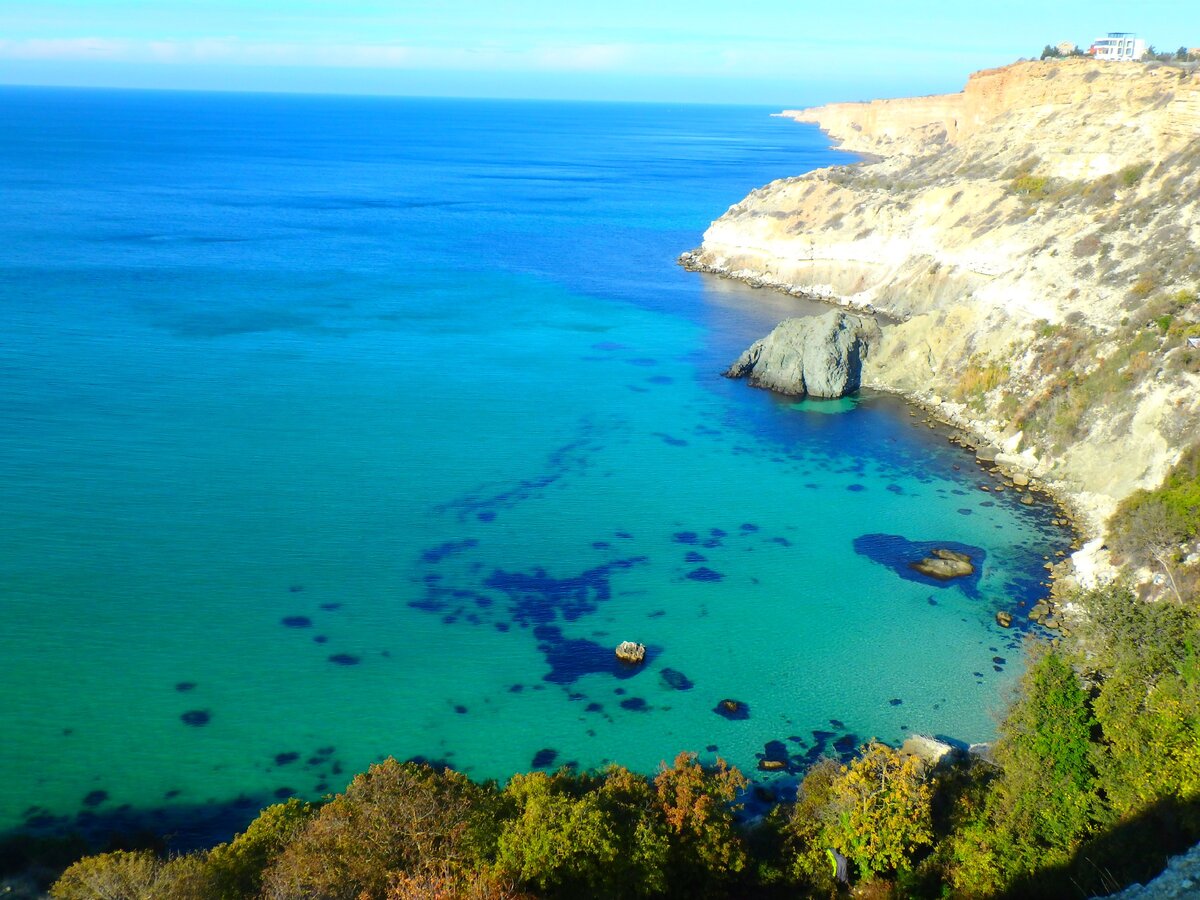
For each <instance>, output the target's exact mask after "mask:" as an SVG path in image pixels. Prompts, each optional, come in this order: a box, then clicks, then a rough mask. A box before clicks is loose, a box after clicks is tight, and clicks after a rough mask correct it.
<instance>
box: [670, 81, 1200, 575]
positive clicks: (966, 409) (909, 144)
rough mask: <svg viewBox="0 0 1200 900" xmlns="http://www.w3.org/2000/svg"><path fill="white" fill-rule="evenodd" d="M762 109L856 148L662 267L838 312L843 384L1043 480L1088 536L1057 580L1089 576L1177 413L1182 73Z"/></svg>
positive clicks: (1184, 411) (1187, 131) (1105, 564)
mask: <svg viewBox="0 0 1200 900" xmlns="http://www.w3.org/2000/svg"><path fill="white" fill-rule="evenodd" d="M782 115H784V116H788V117H791V118H794V119H796V120H797V121H800V122H807V123H815V124H817V125H819V126H820V127H821V128H822V129H824V130H825V131H826V132H827V133H829V135H830V136H831V137H833V138H834V139H835V140H836V141H837V142H838V146H839V147H840V148H842V149H844V150H847V151H852V152H856V153H866V154H870V155H871V158H870V159H868V160H866V161H862V162H858V163H853V164H850V165H846V166H834V167H830V168H826V169H821V170H817V171H814V172H810V173H808V174H805V175H802V176H799V177H792V178H784V179H781V180H778V181H775V182H772V183H771V184H769V185H767V186H765V187H763V188H759V189H757V190H755V191H753V192H752V193H751V194H750V195H749V196H748V197H746V198H745V199H744V200H742V201H741V202H739V203H737V204H735V205H734V206H732V207H730V209H729V210H728V211H727V212H726V213H725V214H724V215H723V216H721V217H720V218H719V219H717V220H716V221H715V222H713V223H712V225H711V226H710V228H709V229H708V230H707V231H706V233H705V235H704V241H703V244H702V245H701V246H700V247H699V248H698V249H696V250H694V251H690V252H687V253H684V254H683V255H682V256H681V257H680V262H681V264H682V265H684V266H685V267H687V268H690V269H693V270H697V271H701V272H709V273H714V274H717V275H720V276H724V277H730V278H735V279H738V280H740V281H743V282H746V283H748V284H751V285H754V286H759V287H764V288H770V289H776V290H782V291H785V292H788V293H791V294H794V295H797V296H804V297H809V298H814V299H819V300H823V301H825V302H828V303H831V304H833V305H836V306H839V307H841V308H842V309H843V310H844V311H846V312H847V313H850V314H853V316H854V317H857V318H856V321H858V322H861V323H864V324H863V325H862V326H861V327H863V328H867V329H869V330H870V332H871V337H870V339H869V341H868V342H869V344H870V349H869V352H865V353H863V354H862V359H861V384H862V385H863V386H865V387H871V388H874V389H878V390H883V391H890V392H896V393H899V394H902V395H903V396H904V397H905V398H907V399H908V400H909V401H911V402H913V403H915V404H916V405H917V406H919V407H921V408H922V409H924V410H926V411H927V412H928V413H929V414H930V415H931V416H933V417H935V418H937V419H938V420H940V421H942V422H945V423H947V424H949V425H950V426H952V427H953V428H955V429H957V430H959V431H960V432H961V433H962V438H963V440H964V442H965V443H968V444H969V445H971V446H974V447H977V448H978V449H979V451H980V459H981V461H982V462H985V463H987V464H988V467H989V468H992V467H995V468H996V469H997V472H998V473H1005V474H1008V475H1010V476H1018V477H1019V478H1020V479H1021V480H1022V481H1023V482H1024V483H1025V484H1029V483H1030V482H1032V483H1033V484H1034V485H1035V486H1037V487H1041V488H1044V489H1045V490H1048V491H1050V492H1052V493H1053V494H1054V495H1055V496H1056V497H1057V498H1058V499H1059V500H1060V501H1061V502H1062V503H1063V504H1064V505H1065V507H1066V508H1067V509H1069V510H1070V512H1071V517H1072V518H1073V519H1075V520H1076V521H1077V522H1078V525H1079V528H1080V530H1081V531H1082V533H1083V534H1084V535H1085V537H1086V538H1088V539H1089V541H1088V543H1087V545H1086V546H1085V547H1082V548H1079V549H1078V550H1077V552H1076V553H1075V554H1074V555H1073V567H1072V568H1073V571H1074V574H1075V577H1076V578H1078V579H1079V580H1080V581H1081V582H1082V583H1084V584H1092V583H1094V582H1095V581H1096V579H1097V578H1098V577H1100V576H1102V575H1104V574H1106V573H1111V572H1112V567H1111V562H1110V560H1109V558H1108V554H1107V551H1106V549H1104V546H1103V535H1104V529H1105V525H1106V522H1107V520H1108V518H1109V517H1110V516H1111V514H1112V513H1113V511H1114V510H1115V509H1116V507H1117V505H1118V504H1119V503H1120V501H1122V500H1123V499H1125V498H1126V497H1128V496H1129V495H1130V494H1131V493H1133V492H1134V491H1136V490H1137V489H1139V488H1152V487H1154V486H1156V485H1157V484H1158V483H1159V482H1160V481H1161V480H1162V479H1163V477H1164V475H1165V474H1166V473H1167V471H1168V470H1169V469H1170V467H1171V466H1172V465H1173V464H1174V463H1175V462H1176V461H1177V460H1178V459H1179V457H1180V454H1181V452H1182V451H1183V450H1184V449H1185V447H1186V446H1187V444H1188V443H1189V441H1190V440H1192V439H1194V435H1195V433H1196V429H1197V427H1198V426H1200V390H1198V388H1200V353H1197V350H1196V348H1195V347H1194V346H1193V345H1194V343H1195V342H1194V341H1192V342H1189V340H1188V338H1190V337H1195V336H1196V335H1200V324H1197V323H1200V303H1198V302H1197V295H1196V288H1197V286H1198V285H1200V250H1198V245H1200V224H1198V223H1200V218H1198V216H1197V211H1198V210H1200V201H1198V200H1197V197H1200V194H1198V193H1197V192H1196V191H1195V190H1186V189H1184V186H1185V185H1193V186H1194V185H1195V183H1196V175H1197V171H1198V170H1200V142H1198V141H1197V140H1196V138H1197V137H1198V136H1200V79H1197V78H1196V77H1195V75H1194V74H1192V73H1191V72H1189V71H1187V70H1180V69H1174V68H1170V67H1165V66H1154V65H1148V66H1122V65H1120V64H1105V63H1098V62H1094V61H1091V60H1063V61H1046V62H1022V63H1017V64H1014V65H1011V66H1007V67H1004V68H1001V69H993V70H987V71H982V72H978V73H976V74H974V75H972V76H971V78H970V79H969V80H968V83H967V85H966V88H965V89H964V91H963V92H962V93H959V94H952V95H944V96H939V97H924V98H914V99H909V100H886V101H874V102H871V103H839V104H831V105H828V106H823V107H818V108H815V109H808V110H799V111H787V112H784V113H782ZM866 323H869V325H868V324H866ZM756 346H758V345H756ZM747 352H748V354H753V353H754V352H755V351H754V349H753V348H752V349H751V350H750V351H747ZM744 362H745V359H743V360H739V362H738V366H735V368H738V367H740V366H743V365H744ZM767 369H768V371H778V369H779V366H778V364H776V365H775V366H771V365H768V366H767ZM751 378H752V379H755V378H759V379H760V380H761V379H762V378H763V376H762V375H755V374H751ZM772 378H773V375H772V376H767V377H766V379H765V382H764V386H769V387H778V384H777V383H776V382H774V381H773V380H772ZM1009 482H1010V484H1013V486H1016V484H1015V482H1013V480H1012V478H1011V477H1010V478H1009ZM1077 547H1078V545H1077Z"/></svg>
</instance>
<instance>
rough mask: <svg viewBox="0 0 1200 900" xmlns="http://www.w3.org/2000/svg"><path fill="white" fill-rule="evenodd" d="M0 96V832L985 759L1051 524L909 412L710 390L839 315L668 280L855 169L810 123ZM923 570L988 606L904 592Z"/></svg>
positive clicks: (660, 111)
mask: <svg viewBox="0 0 1200 900" xmlns="http://www.w3.org/2000/svg"><path fill="white" fill-rule="evenodd" d="M0 106H2V107H3V110H4V113H5V114H4V116H2V117H0V135H2V138H3V139H2V140H0V157H2V159H3V169H4V171H5V172H6V180H7V181H8V184H9V190H8V199H7V201H6V202H7V213H8V215H7V216H6V218H5V219H4V220H3V221H2V222H0V237H2V240H0V272H2V273H3V284H4V285H5V288H4V292H3V296H2V298H0V302H3V304H4V323H5V324H4V338H5V339H4V341H3V346H2V347H0V370H2V371H3V373H4V390H3V392H2V393H0V493H2V495H3V496H4V498H5V515H4V516H3V517H0V534H2V540H0V612H2V614H3V622H4V628H3V629H2V630H0V658H2V659H3V660H4V665H3V667H2V668H0V724H2V726H3V728H4V730H5V735H6V739H5V741H4V742H3V744H0V828H12V827H36V828H41V829H46V830H52V831H54V830H59V831H61V830H66V829H70V828H75V827H94V828H100V829H102V828H106V827H116V826H125V825H126V824H127V823H129V822H133V821H149V822H151V823H152V824H159V825H161V826H163V827H166V826H167V825H168V824H169V825H170V826H171V827H175V825H176V824H177V822H178V821H181V820H186V821H188V822H190V823H191V824H192V826H194V828H196V829H199V830H203V829H204V828H205V827H208V826H211V828H210V830H211V831H212V832H213V833H219V832H220V831H221V830H222V829H228V828H230V827H234V826H236V825H237V824H238V823H239V822H241V821H244V820H245V819H246V818H247V817H249V816H250V815H252V814H253V811H254V810H255V809H256V808H257V807H258V805H260V804H261V803H263V802H267V801H268V800H269V799H270V798H271V797H272V796H275V795H277V794H278V795H285V794H290V793H292V792H296V793H300V794H302V795H305V796H320V795H321V794H322V793H325V792H327V791H335V790H339V789H340V788H341V787H342V786H344V784H345V782H346V781H347V780H348V778H349V776H350V775H351V774H352V773H353V772H355V771H357V770H360V769H362V768H364V767H365V766H366V765H367V764H368V763H369V762H371V761H372V760H373V759H376V758H379V757H381V756H384V755H395V756H398V757H411V756H421V757H425V758H428V759H438V760H445V761H447V762H449V763H451V764H453V765H455V766H456V767H458V768H460V769H462V770H463V771H466V772H468V773H470V774H472V775H473V776H477V777H494V778H503V777H505V776H507V775H508V774H510V773H512V772H514V771H518V770H526V769H528V768H530V767H531V766H533V765H538V766H546V767H553V766H557V765H560V764H564V763H574V764H577V765H579V766H584V767H591V766H598V765H601V764H603V763H604V762H606V761H609V760H616V761H620V762H622V763H624V764H626V765H629V766H632V767H635V768H638V769H641V770H644V771H652V770H653V769H654V767H655V766H656V765H657V764H658V763H659V762H660V761H662V760H666V759H670V758H671V757H672V756H674V754H675V753H676V752H678V751H679V750H684V749H687V750H694V751H697V752H700V753H702V754H703V755H704V756H705V757H706V758H711V757H713V756H714V755H716V754H718V753H719V754H721V755H723V756H725V757H726V758H728V759H730V760H731V761H732V762H734V763H735V764H737V765H738V766H740V767H742V768H744V769H746V770H752V769H753V768H754V766H755V764H756V762H757V759H758V758H759V757H760V756H762V755H764V754H773V755H777V754H779V753H780V752H785V753H786V754H787V755H789V756H790V758H791V761H792V763H793V764H794V767H795V769H796V770H799V769H800V768H802V766H803V765H804V762H805V760H806V759H811V758H812V757H813V756H814V755H816V754H819V753H821V752H834V751H835V749H836V750H845V749H847V748H850V747H852V746H853V745H854V743H855V742H857V741H858V740H861V739H863V738H866V737H869V736H877V737H879V738H881V739H885V740H890V741H897V740H900V739H902V738H903V736H904V735H905V734H906V733H909V732H913V731H922V732H934V733H941V734H946V735H950V736H953V737H955V738H959V739H963V740H982V739H986V738H988V737H990V736H991V734H992V733H993V731H994V720H995V715H996V713H997V712H998V710H999V709H1000V708H1001V706H1002V703H1003V699H1004V693H1005V689H1006V688H1007V686H1008V685H1009V684H1010V683H1011V680H1012V679H1013V678H1014V677H1015V675H1016V667H1017V665H1019V650H1018V649H1017V643H1018V642H1019V635H1016V634H1014V633H1010V632H1003V631H1002V630H1000V629H999V628H998V627H996V626H995V625H994V622H993V615H994V612H995V610H996V609H997V608H998V607H1000V606H1005V607H1008V606H1010V605H1011V604H1013V603H1015V602H1018V601H1020V600H1029V599H1030V598H1032V597H1034V596H1036V594H1037V591H1038V586H1037V581H1038V578H1039V576H1040V575H1041V564H1042V556H1043V554H1044V553H1047V552H1050V551H1051V550H1052V549H1053V548H1055V547H1056V546H1058V544H1057V543H1056V542H1061V538H1060V536H1059V535H1058V534H1056V533H1055V532H1054V531H1053V529H1051V528H1050V526H1049V524H1048V518H1049V516H1048V511H1047V510H1044V509H1038V508H1034V509H1026V508H1023V507H1020V506H1019V505H1017V504H1016V503H1015V499H1016V498H1015V497H1014V496H1013V495H1012V494H1011V493H1010V494H1005V495H987V494H983V493H982V492H980V491H978V489H977V487H976V479H975V477H974V465H973V463H971V462H970V460H969V459H968V458H967V457H964V456H963V455H961V453H959V452H957V451H954V450H953V449H952V448H951V447H949V446H948V445H947V444H946V442H945V440H944V437H942V436H941V435H939V434H937V433H935V432H931V431H930V430H929V429H927V428H925V427H924V426H921V425H919V423H914V421H913V420H912V419H911V418H910V417H909V416H908V414H907V412H906V410H905V408H904V407H903V406H902V405H901V404H900V403H898V402H897V401H896V400H894V399H892V398H888V397H881V396H870V395H869V396H865V397H863V398H860V399H858V400H855V401H841V402H837V403H825V404H821V403H814V402H803V403H799V404H797V403H795V402H793V401H790V400H786V399H782V398H776V397H772V396H771V395H768V394H766V393H763V392H759V391H754V390H751V389H749V388H747V387H746V386H745V385H743V384H735V383H731V382H727V381H725V380H723V379H720V378H719V377H717V376H716V372H717V371H719V369H720V368H721V367H722V366H723V365H724V364H726V363H728V362H729V361H730V360H731V359H732V358H733V357H734V356H736V355H737V353H738V352H740V350H741V349H742V348H743V346H744V345H745V344H746V343H748V342H749V341H750V340H752V339H754V338H755V337H758V336H761V334H762V333H765V331H766V330H768V329H769V328H770V327H771V326H772V325H773V324H774V323H775V322H776V321H778V320H779V319H780V318H782V317H784V316H785V315H789V314H807V313H811V312H814V311H817V312H819V311H820V308H816V309H814V308H812V307H808V306H804V305H802V304H800V303H799V302H798V301H794V300H791V299H788V298H783V297H780V296H777V295H772V294H769V293H765V292H760V291H752V290H749V289H746V288H743V287H740V286H737V285H733V284H731V283H729V282H722V281H718V280H714V279H708V278H704V277H700V276H697V275H694V274H689V273H686V272H683V271H682V270H680V269H679V268H678V267H676V266H675V265H674V257H675V255H676V254H677V253H678V252H679V251H681V250H683V249H687V248H689V247H692V246H694V245H696V244H697V243H698V242H699V237H700V234H701V232H702V231H703V229H704V227H705V226H706V224H707V222H708V220H709V219H711V218H713V217H714V216H716V215H718V214H719V213H720V212H721V211H722V210H723V209H724V208H725V206H727V205H728V204H730V203H733V202H735V201H737V200H739V199H740V198H741V197H742V196H743V195H744V194H745V193H746V192H747V191H748V190H749V189H750V188H752V187H754V186H755V185H757V184H761V183H764V182H766V181H768V180H769V179H771V178H773V177H777V176H781V175H787V174H795V173H797V172H800V171H804V170H806V169H810V168H813V167H815V166H819V165H825V164H829V163H830V162H833V161H834V160H835V159H837V157H836V156H835V155H833V154H831V153H830V151H828V150H827V149H826V143H825V141H824V139H823V138H822V137H821V136H820V135H819V134H818V133H816V132H815V130H810V129H807V128H804V127H799V126H796V125H795V124H793V123H790V122H784V121H781V120H777V119H770V118H768V117H767V116H766V114H765V112H766V111H763V110H755V109H745V108H717V107H691V108H687V107H685V108H668V107H653V106H632V105H631V106H619V105H586V104H575V105H570V104H519V103H500V102H484V101H478V102H475V101H471V102H468V101H420V100H380V99H354V98H305V97H265V96H232V95H231V96H221V95H202V94H198V95H188V94H153V93H146V94H138V93H107V92H82V91H50V90H19V89H6V90H3V91H0ZM914 424H916V425H917V427H914ZM924 542H938V543H939V544H943V545H944V544H947V543H949V544H951V545H962V546H964V547H969V548H973V550H974V552H976V553H977V554H980V555H981V556H982V557H983V558H984V562H983V565H982V567H981V569H982V571H981V575H980V577H979V578H977V579H975V580H973V581H972V582H970V583H966V584H961V583H960V584H952V585H949V586H945V585H938V584H934V583H931V582H928V581H926V580H922V579H919V578H914V577H911V576H909V574H908V573H907V570H906V569H905V568H904V565H903V563H904V562H905V561H906V560H907V559H909V558H911V557H912V555H913V554H914V553H919V552H920V551H921V550H922V548H923V546H927V545H925V544H924ZM622 640H636V641H640V642H643V643H645V644H646V645H647V646H648V647H649V648H650V660H649V662H648V664H647V665H646V666H645V667H644V668H642V669H641V670H638V671H636V672H631V671H629V670H623V669H620V668H619V667H618V666H616V664H615V663H614V662H613V659H612V648H613V647H614V646H615V645H616V644H617V643H618V642H620V641H622ZM997 659H999V660H1001V661H1000V662H996V660H997ZM723 698H735V699H738V700H740V701H742V702H744V703H745V704H748V707H749V716H748V717H747V718H745V719H740V720H730V719H727V718H724V717H722V716H720V715H718V714H716V713H715V712H714V708H715V707H716V706H717V704H718V702H719V701H720V700H721V699H723ZM771 742H775V743H771ZM781 748H782V750H781ZM206 823H207V824H206Z"/></svg>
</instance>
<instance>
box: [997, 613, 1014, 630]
mask: <svg viewBox="0 0 1200 900" xmlns="http://www.w3.org/2000/svg"><path fill="white" fill-rule="evenodd" d="M996 624H997V625H999V626H1000V627H1001V628H1012V613H1010V612H1007V611H1005V610H1003V609H1002V610H1000V611H999V612H997V613H996Z"/></svg>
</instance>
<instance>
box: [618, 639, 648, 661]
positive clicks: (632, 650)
mask: <svg viewBox="0 0 1200 900" xmlns="http://www.w3.org/2000/svg"><path fill="white" fill-rule="evenodd" d="M617 659H619V660H620V661H621V662H623V663H628V664H629V665H631V666H637V665H641V663H643V662H645V660H646V645H645V644H635V643H634V642H633V641H622V642H621V643H620V644H618V645H617Z"/></svg>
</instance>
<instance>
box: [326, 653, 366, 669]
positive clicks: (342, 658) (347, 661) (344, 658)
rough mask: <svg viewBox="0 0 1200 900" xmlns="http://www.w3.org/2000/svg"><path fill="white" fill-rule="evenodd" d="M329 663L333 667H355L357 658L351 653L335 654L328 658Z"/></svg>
mask: <svg viewBox="0 0 1200 900" xmlns="http://www.w3.org/2000/svg"><path fill="white" fill-rule="evenodd" d="M329 661H330V662H331V663H333V664H334V665H335V666H357V665H358V663H359V658H358V657H357V656H354V655H353V654H351V653H335V654H333V655H332V656H331V657H329Z"/></svg>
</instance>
